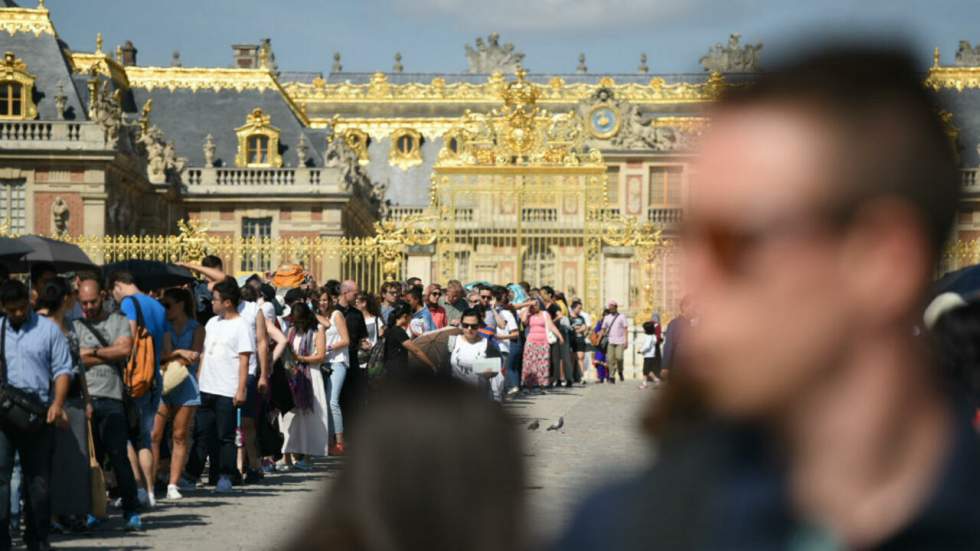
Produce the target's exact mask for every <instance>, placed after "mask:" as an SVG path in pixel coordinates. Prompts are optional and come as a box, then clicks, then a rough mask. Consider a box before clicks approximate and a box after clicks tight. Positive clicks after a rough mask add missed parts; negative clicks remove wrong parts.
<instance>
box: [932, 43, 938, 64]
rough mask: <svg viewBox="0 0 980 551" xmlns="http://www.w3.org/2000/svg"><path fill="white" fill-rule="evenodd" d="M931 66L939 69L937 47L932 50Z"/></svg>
mask: <svg viewBox="0 0 980 551" xmlns="http://www.w3.org/2000/svg"><path fill="white" fill-rule="evenodd" d="M932 66H933V67H939V46H936V48H935V49H933V50H932Z"/></svg>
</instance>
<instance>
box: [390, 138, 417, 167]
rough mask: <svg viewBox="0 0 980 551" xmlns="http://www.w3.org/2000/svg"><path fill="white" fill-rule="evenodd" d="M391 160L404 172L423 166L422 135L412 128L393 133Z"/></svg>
mask: <svg viewBox="0 0 980 551" xmlns="http://www.w3.org/2000/svg"><path fill="white" fill-rule="evenodd" d="M389 159H390V161H391V164H392V165H394V166H397V167H399V168H401V169H402V170H405V169H407V168H409V167H412V166H416V165H420V164H422V134H421V133H420V132H419V131H417V130H413V129H411V128H401V129H398V130H395V131H394V132H392V134H391V152H390V153H389Z"/></svg>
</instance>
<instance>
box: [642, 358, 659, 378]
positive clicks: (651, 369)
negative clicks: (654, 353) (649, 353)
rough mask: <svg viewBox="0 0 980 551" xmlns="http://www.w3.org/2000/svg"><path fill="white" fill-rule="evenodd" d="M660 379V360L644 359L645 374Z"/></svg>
mask: <svg viewBox="0 0 980 551" xmlns="http://www.w3.org/2000/svg"><path fill="white" fill-rule="evenodd" d="M651 373H653V374H654V375H656V376H657V377H660V358H643V374H644V375H649V374H651Z"/></svg>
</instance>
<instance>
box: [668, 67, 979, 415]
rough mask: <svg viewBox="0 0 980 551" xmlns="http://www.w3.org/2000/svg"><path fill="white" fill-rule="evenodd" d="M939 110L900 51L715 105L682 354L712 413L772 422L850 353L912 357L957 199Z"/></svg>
mask: <svg viewBox="0 0 980 551" xmlns="http://www.w3.org/2000/svg"><path fill="white" fill-rule="evenodd" d="M937 111H938V107H937V105H936V104H935V102H934V100H933V97H932V96H931V95H930V94H929V93H928V92H927V91H926V90H925V88H924V87H923V85H922V77H921V75H920V74H919V71H918V70H917V69H916V66H915V63H914V62H913V60H912V59H911V58H910V57H909V56H908V55H906V54H904V53H896V52H889V51H876V50H861V49H854V50H839V51H830V52H826V53H819V54H816V55H812V56H810V57H807V58H804V59H802V60H800V61H797V62H795V63H792V64H790V65H786V66H784V67H783V68H781V69H778V70H775V71H772V72H769V73H764V74H762V75H760V76H759V78H758V79H757V80H756V81H755V83H754V84H752V85H748V86H740V87H737V88H732V89H730V90H728V92H727V94H726V95H725V96H724V97H723V98H722V99H721V101H719V102H718V103H717V104H716V105H715V106H714V109H713V112H712V113H711V121H712V123H711V128H710V130H708V131H707V133H706V134H705V136H704V139H703V141H702V143H701V151H700V156H699V160H698V167H697V174H698V176H697V186H698V193H697V197H696V200H695V201H694V202H693V203H692V205H691V209H690V216H689V218H688V219H687V221H686V228H685V233H684V238H685V239H684V249H683V252H684V255H683V258H684V265H685V277H686V281H687V283H688V286H689V288H690V289H691V290H692V292H694V293H695V294H696V296H697V302H698V309H699V315H700V319H701V321H700V325H699V328H698V329H697V330H696V331H693V332H692V333H691V336H692V338H693V340H692V341H691V344H695V346H688V347H686V352H687V353H689V354H692V356H691V360H692V363H691V364H690V365H691V367H692V369H693V371H692V374H693V375H694V376H695V377H696V378H697V379H698V380H699V383H700V384H701V385H703V388H704V390H705V391H706V394H707V396H708V400H709V403H710V404H711V405H712V406H713V407H714V408H715V409H716V410H719V411H721V412H723V413H727V414H730V415H734V416H739V417H753V416H766V417H767V418H773V417H778V416H779V414H780V412H784V411H785V410H786V408H789V407H792V406H793V404H796V403H798V401H799V400H800V399H801V396H803V395H805V394H807V393H812V392H813V391H814V389H817V388H822V387H820V386H819V385H821V383H825V384H833V382H834V381H836V380H837V379H836V378H835V377H839V376H840V374H841V373H842V371H841V370H842V369H846V368H845V367H842V366H843V365H846V364H848V361H849V359H854V358H857V357H858V354H859V351H860V350H862V349H864V350H867V349H868V347H869V346H872V347H873V346H875V344H874V343H881V342H883V341H885V340H888V339H891V340H892V341H893V343H892V344H897V345H899V346H911V345H910V344H909V343H908V342H904V343H903V342H902V341H903V340H906V341H907V337H906V336H907V335H909V333H910V328H911V327H912V325H913V324H914V323H915V321H916V317H917V313H918V312H920V311H921V310H920V307H921V301H922V298H923V292H924V290H925V288H926V286H927V284H928V282H929V280H930V276H931V272H932V270H933V267H934V265H935V261H936V259H937V258H938V257H939V254H940V251H941V250H942V244H943V242H944V240H945V239H946V237H947V234H948V232H949V231H950V229H951V224H952V221H953V215H954V212H955V209H956V207H957V203H958V198H959V178H958V172H957V169H956V167H955V165H954V161H953V151H952V148H951V147H950V142H949V140H948V138H947V136H946V134H945V132H944V130H943V126H942V124H941V122H940V120H939V118H938V116H937ZM899 267H900V268H899ZM887 348H888V347H884V348H882V347H880V346H879V347H878V348H877V349H876V350H877V351H878V352H880V351H882V350H884V349H887ZM878 376H890V375H889V374H884V373H880V374H878Z"/></svg>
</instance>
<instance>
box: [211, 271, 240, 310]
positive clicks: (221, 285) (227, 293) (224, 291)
mask: <svg viewBox="0 0 980 551" xmlns="http://www.w3.org/2000/svg"><path fill="white" fill-rule="evenodd" d="M214 292H215V293H218V297H219V298H221V300H222V301H225V300H227V301H230V302H231V305H232V306H236V307H237V306H238V303H239V301H241V299H242V290H241V289H239V287H238V282H237V281H235V278H233V277H231V276H228V277H226V278H224V279H222V280H221V281H219V282H217V283H215V284H214Z"/></svg>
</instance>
